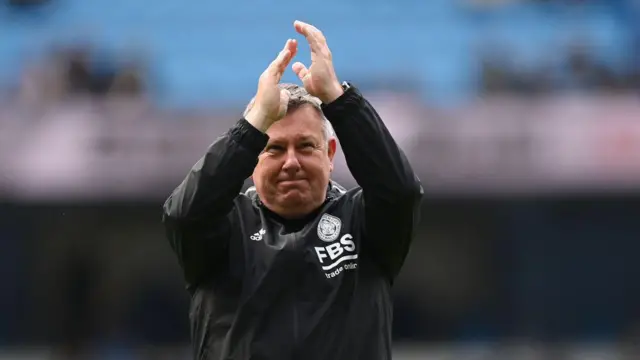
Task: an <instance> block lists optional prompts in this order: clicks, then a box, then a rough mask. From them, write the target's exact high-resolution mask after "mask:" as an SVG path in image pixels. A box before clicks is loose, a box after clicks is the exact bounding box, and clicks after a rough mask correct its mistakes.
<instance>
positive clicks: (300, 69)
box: [291, 62, 309, 80]
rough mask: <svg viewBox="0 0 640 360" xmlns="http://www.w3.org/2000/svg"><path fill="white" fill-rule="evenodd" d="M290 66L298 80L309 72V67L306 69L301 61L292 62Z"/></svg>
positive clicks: (302, 78)
mask: <svg viewBox="0 0 640 360" xmlns="http://www.w3.org/2000/svg"><path fill="white" fill-rule="evenodd" d="M291 68H292V69H293V72H294V73H295V74H296V75H298V78H299V79H300V80H304V78H305V77H306V76H307V75H308V74H309V69H307V67H306V66H304V64H302V63H301V62H296V63H294V64H293V65H292V66H291Z"/></svg>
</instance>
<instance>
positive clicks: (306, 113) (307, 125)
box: [267, 105, 324, 141]
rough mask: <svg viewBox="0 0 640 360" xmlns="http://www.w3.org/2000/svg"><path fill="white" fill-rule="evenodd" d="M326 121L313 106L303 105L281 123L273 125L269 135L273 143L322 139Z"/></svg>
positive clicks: (268, 132)
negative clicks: (298, 139) (309, 138)
mask: <svg viewBox="0 0 640 360" xmlns="http://www.w3.org/2000/svg"><path fill="white" fill-rule="evenodd" d="M323 121H324V119H323V118H322V116H321V115H320V114H319V113H318V110H316V109H315V108H314V107H313V106H312V105H302V106H300V107H299V108H297V109H295V110H294V111H291V112H289V113H287V115H286V116H285V117H284V118H282V119H281V120H280V121H278V122H276V123H275V124H273V125H272V126H271V127H270V128H269V130H267V135H269V138H270V139H271V141H274V140H292V139H296V138H301V137H313V138H317V139H321V138H322V136H323Z"/></svg>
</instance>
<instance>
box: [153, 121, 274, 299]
mask: <svg viewBox="0 0 640 360" xmlns="http://www.w3.org/2000/svg"><path fill="white" fill-rule="evenodd" d="M267 140H268V137H267V135H265V134H263V133H262V132H260V131H259V130H257V129H256V128H254V127H253V126H252V125H251V124H249V123H248V122H247V121H246V120H244V119H242V120H240V121H239V122H238V123H237V124H236V125H235V126H234V127H232V128H231V129H230V130H229V131H228V132H226V133H225V134H223V135H222V136H221V137H220V138H218V139H217V140H216V141H215V142H214V143H213V144H212V145H211V146H210V147H209V149H208V151H207V153H206V154H205V155H204V156H203V157H202V158H201V159H200V160H199V161H198V162H197V163H196V164H195V165H194V166H193V168H192V169H191V171H189V173H188V174H187V176H186V178H185V179H184V180H183V181H182V183H181V184H180V185H178V187H177V188H176V189H175V190H174V191H173V192H172V193H171V195H170V196H169V198H168V199H167V200H166V201H165V203H164V207H163V210H164V212H163V224H164V226H165V230H166V234H167V237H168V240H169V243H170V245H171V247H172V249H173V251H174V252H175V253H176V255H177V257H178V261H179V263H180V266H181V267H182V269H183V271H184V276H185V279H186V281H187V283H188V284H189V285H192V286H193V285H196V284H197V283H199V282H201V281H203V280H206V279H208V278H210V277H211V276H213V275H214V274H215V273H216V272H217V271H219V270H220V269H221V268H222V267H224V266H225V264H228V260H229V259H228V256H229V241H230V240H231V237H232V235H233V234H234V233H235V227H236V224H235V223H234V220H233V218H234V217H233V216H232V214H233V211H234V199H235V198H236V197H237V196H239V193H240V190H241V189H242V185H243V184H244V181H245V180H246V179H247V178H248V177H249V176H250V175H251V173H252V172H253V169H254V167H255V165H256V163H257V160H258V155H259V154H260V152H261V151H262V150H263V149H264V147H265V145H266V143H267Z"/></svg>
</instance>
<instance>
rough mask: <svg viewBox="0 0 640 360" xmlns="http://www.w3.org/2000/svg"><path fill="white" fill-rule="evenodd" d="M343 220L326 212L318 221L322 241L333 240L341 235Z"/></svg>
mask: <svg viewBox="0 0 640 360" xmlns="http://www.w3.org/2000/svg"><path fill="white" fill-rule="evenodd" d="M341 227H342V221H340V219H339V218H337V217H335V216H332V215H329V214H324V215H322V217H321V218H320V222H319V223H318V237H319V238H320V240H322V241H326V242H331V241H334V240H335V239H337V238H338V236H340V228H341Z"/></svg>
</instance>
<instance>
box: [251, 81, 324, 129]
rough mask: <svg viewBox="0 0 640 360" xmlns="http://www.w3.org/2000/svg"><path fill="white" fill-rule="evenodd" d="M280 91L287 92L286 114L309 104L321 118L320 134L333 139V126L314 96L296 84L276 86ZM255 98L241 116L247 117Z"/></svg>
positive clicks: (318, 100)
mask: <svg viewBox="0 0 640 360" xmlns="http://www.w3.org/2000/svg"><path fill="white" fill-rule="evenodd" d="M278 87H279V88H280V89H284V90H287V91H288V92H289V105H288V106H287V113H289V112H291V111H294V110H296V109H298V108H299V107H301V106H303V105H306V104H309V105H311V106H313V108H314V109H315V110H316V111H317V112H318V114H320V116H321V117H322V132H323V135H324V139H325V140H326V141H329V140H330V139H332V138H334V137H335V132H334V131H333V126H331V123H330V122H329V120H327V118H326V117H325V116H324V113H323V112H322V101H320V99H318V98H317V97H315V96H312V95H311V94H309V93H308V92H307V90H305V88H304V87H302V86H299V85H296V84H278ZM255 100H256V98H255V97H254V98H253V99H251V101H250V102H249V104H248V105H247V107H246V108H245V110H244V112H243V113H242V116H247V114H248V113H249V110H251V108H252V107H253V104H254V102H255Z"/></svg>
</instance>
